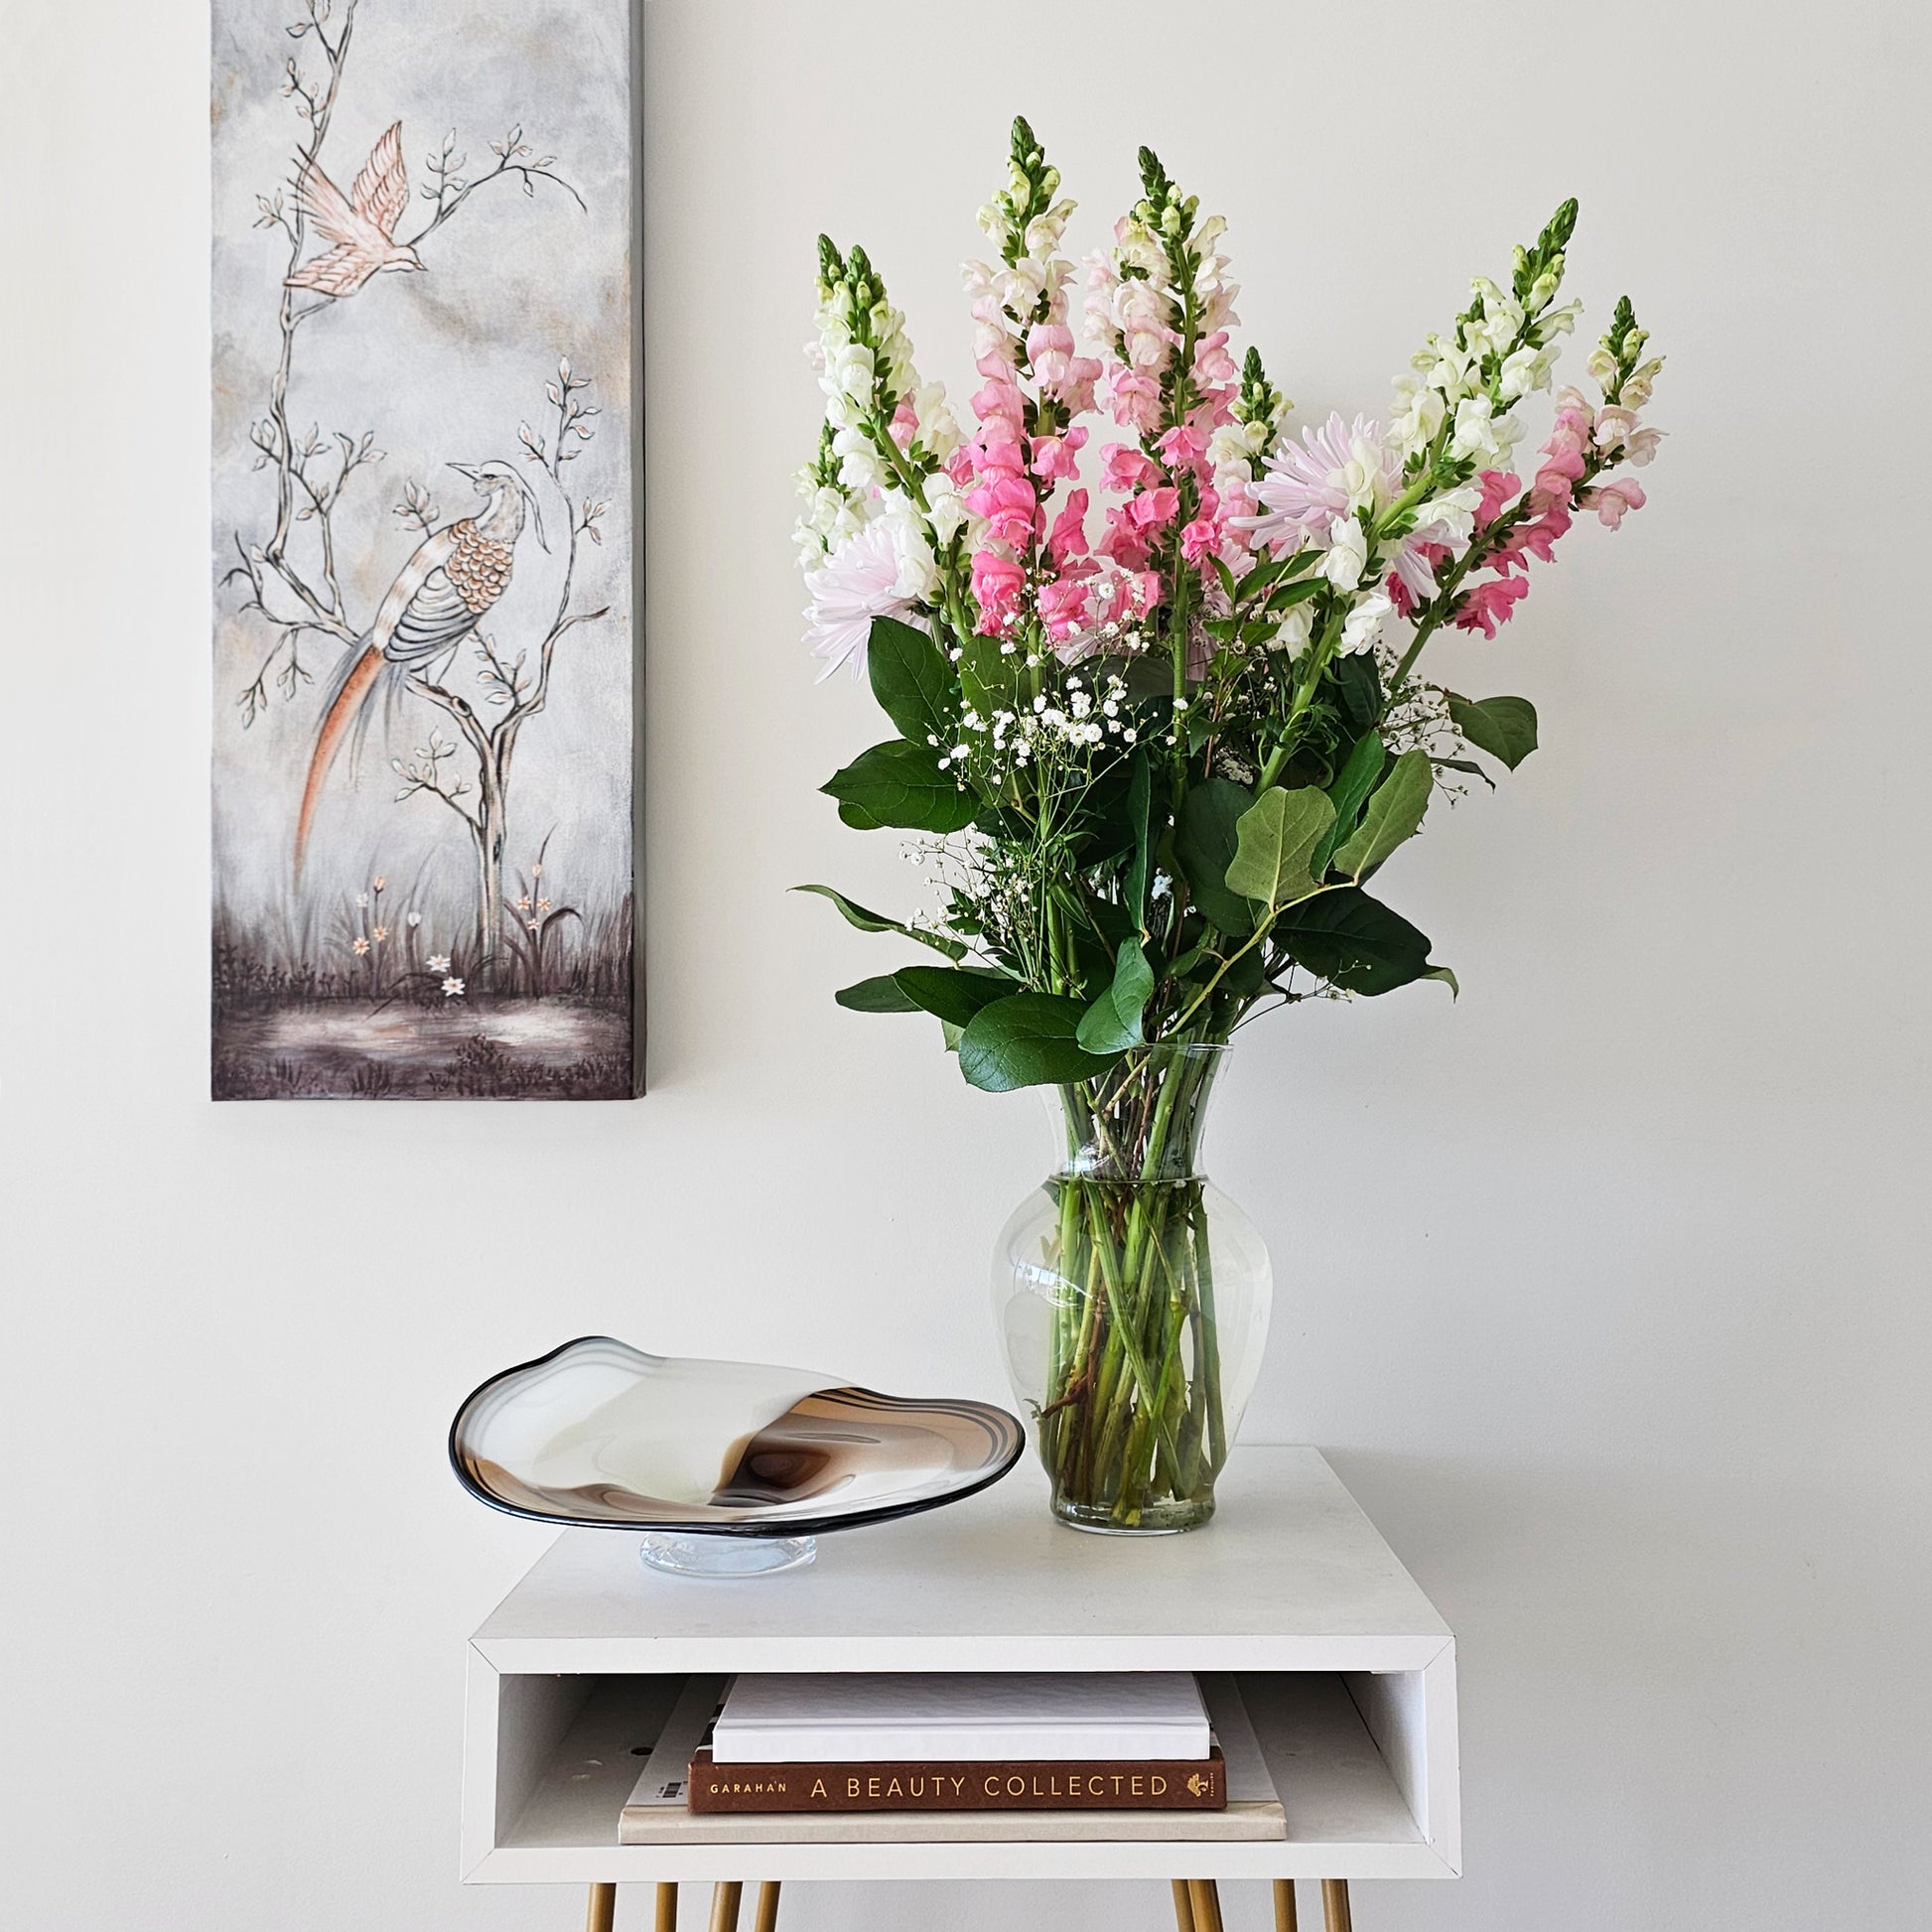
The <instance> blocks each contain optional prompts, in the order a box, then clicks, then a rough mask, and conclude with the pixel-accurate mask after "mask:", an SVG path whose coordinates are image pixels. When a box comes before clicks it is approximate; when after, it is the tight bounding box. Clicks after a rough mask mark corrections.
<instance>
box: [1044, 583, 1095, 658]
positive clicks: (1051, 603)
mask: <svg viewBox="0 0 1932 1932" xmlns="http://www.w3.org/2000/svg"><path fill="white" fill-rule="evenodd" d="M1088 597H1089V587H1088V584H1087V582H1086V580H1085V579H1084V578H1080V577H1061V578H1058V579H1056V580H1055V581H1054V582H1053V583H1050V584H1043V585H1041V586H1040V592H1039V621H1040V622H1041V623H1042V624H1043V625H1044V626H1045V629H1046V634H1047V636H1048V637H1049V638H1050V639H1051V640H1052V641H1053V642H1054V643H1055V644H1063V643H1065V642H1066V641H1067V640H1068V639H1069V638H1070V637H1072V636H1073V635H1074V634H1075V633H1076V632H1078V631H1079V630H1080V629H1081V627H1082V626H1083V625H1084V624H1085V623H1086V622H1087V620H1088V618H1089V616H1090V607H1089V602H1088Z"/></svg>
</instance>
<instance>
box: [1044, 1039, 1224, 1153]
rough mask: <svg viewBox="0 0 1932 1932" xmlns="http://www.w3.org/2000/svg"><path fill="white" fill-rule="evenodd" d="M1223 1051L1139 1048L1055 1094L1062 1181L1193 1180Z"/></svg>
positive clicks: (1184, 1047)
mask: <svg viewBox="0 0 1932 1932" xmlns="http://www.w3.org/2000/svg"><path fill="white" fill-rule="evenodd" d="M1227 1050H1228V1049H1227V1048H1226V1047H1225V1046H1208V1045H1200V1044H1196V1043H1193V1042H1185V1043H1163V1044H1160V1045H1154V1046H1140V1047H1136V1048H1134V1049H1133V1050H1132V1051H1131V1052H1128V1053H1125V1054H1123V1055H1122V1056H1121V1057H1120V1058H1119V1059H1118V1060H1116V1061H1115V1062H1114V1063H1113V1065H1111V1066H1110V1067H1108V1069H1107V1070H1106V1072H1104V1073H1101V1074H1097V1075H1096V1076H1095V1077H1094V1078H1093V1079H1091V1080H1082V1081H1080V1082H1079V1083H1078V1084H1076V1085H1073V1086H1064V1087H1056V1088H1053V1089H1052V1090H1051V1092H1050V1106H1051V1109H1052V1116H1053V1122H1054V1127H1055V1130H1056V1134H1057V1137H1058V1142H1059V1146H1060V1149H1061V1165H1060V1169H1059V1172H1060V1173H1062V1174H1069V1175H1071V1174H1080V1175H1085V1176H1088V1177H1090V1178H1093V1179H1097V1180H1110V1181H1120V1182H1131V1183H1152V1182H1157V1181H1176V1180H1192V1179H1195V1178H1197V1177H1198V1176H1199V1175H1200V1173H1201V1172H1202V1170H1201V1165H1200V1144H1201V1135H1202V1132H1203V1131H1204V1129H1205V1126H1206V1121H1207V1102H1208V1097H1209V1095H1210V1094H1211V1093H1212V1092H1213V1088H1214V1081H1215V1078H1216V1076H1217V1075H1218V1074H1219V1073H1220V1070H1221V1065H1222V1062H1223V1061H1224V1059H1225V1058H1226V1056H1227Z"/></svg>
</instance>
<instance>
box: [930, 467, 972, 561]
mask: <svg viewBox="0 0 1932 1932" xmlns="http://www.w3.org/2000/svg"><path fill="white" fill-rule="evenodd" d="M925 503H926V521H927V522H928V523H929V524H930V525H931V526H932V535H933V540H934V542H935V543H937V544H939V545H941V546H944V545H945V544H948V543H950V542H951V541H952V539H953V535H954V533H955V532H956V531H957V530H958V529H960V527H961V526H962V525H963V524H965V523H966V522H967V521H968V520H969V519H968V514H967V509H966V503H965V499H964V498H963V497H962V496H961V495H960V493H959V488H958V485H957V484H956V483H954V482H953V480H952V479H951V478H950V477H949V476H947V475H946V473H945V472H944V471H943V470H940V471H936V472H935V473H934V474H933V475H932V476H930V477H928V478H927V479H926V480H925Z"/></svg>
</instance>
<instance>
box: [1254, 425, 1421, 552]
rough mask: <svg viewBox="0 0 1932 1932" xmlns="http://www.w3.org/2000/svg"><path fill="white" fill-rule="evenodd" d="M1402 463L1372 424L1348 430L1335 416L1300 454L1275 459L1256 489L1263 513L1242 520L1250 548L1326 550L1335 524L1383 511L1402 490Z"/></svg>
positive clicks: (1286, 451) (1285, 449)
mask: <svg viewBox="0 0 1932 1932" xmlns="http://www.w3.org/2000/svg"><path fill="white" fill-rule="evenodd" d="M1401 480H1402V459H1401V457H1400V456H1399V455H1398V453H1397V452H1396V451H1394V450H1392V449H1388V448H1386V447H1385V446H1384V444H1383V442H1382V426H1381V425H1380V424H1379V423H1377V422H1376V421H1375V420H1374V419H1373V418H1372V417H1368V416H1357V417H1356V418H1355V420H1354V422H1352V423H1344V422H1343V421H1342V419H1341V417H1340V415H1339V414H1336V415H1332V416H1330V417H1329V418H1328V420H1327V421H1326V422H1325V423H1323V424H1322V425H1321V427H1320V428H1319V429H1305V430H1304V431H1303V432H1302V443H1301V447H1300V448H1297V447H1296V445H1295V444H1293V443H1286V444H1284V445H1283V446H1282V448H1281V449H1280V450H1278V451H1277V452H1276V453H1275V454H1274V455H1273V456H1271V457H1269V458H1268V460H1267V463H1266V465H1265V467H1264V470H1263V474H1262V475H1261V476H1260V477H1259V478H1258V479H1257V480H1256V481H1255V483H1253V484H1252V485H1251V494H1252V495H1253V497H1254V499H1255V501H1256V502H1257V503H1258V504H1259V505H1260V506H1261V508H1260V511H1259V512H1258V513H1257V514H1255V515H1253V516H1242V517H1236V518H1234V519H1232V520H1233V523H1234V525H1235V527H1237V528H1240V529H1243V530H1246V531H1247V532H1248V542H1249V545H1250V547H1251V548H1253V549H1256V550H1259V549H1261V548H1262V547H1263V546H1264V545H1268V546H1276V545H1284V546H1288V547H1299V546H1300V545H1302V544H1303V543H1306V542H1311V541H1312V542H1314V543H1316V544H1325V543H1326V541H1327V538H1328V532H1329V530H1330V528H1331V527H1332V525H1333V523H1334V520H1335V518H1336V517H1338V516H1340V517H1349V516H1352V515H1353V514H1354V513H1355V511H1356V510H1358V509H1368V510H1370V511H1375V510H1379V509H1382V508H1383V507H1385V506H1386V505H1387V504H1388V502H1389V501H1390V500H1391V499H1392V498H1393V497H1394V496H1395V495H1396V494H1397V492H1398V491H1399V489H1400V487H1401Z"/></svg>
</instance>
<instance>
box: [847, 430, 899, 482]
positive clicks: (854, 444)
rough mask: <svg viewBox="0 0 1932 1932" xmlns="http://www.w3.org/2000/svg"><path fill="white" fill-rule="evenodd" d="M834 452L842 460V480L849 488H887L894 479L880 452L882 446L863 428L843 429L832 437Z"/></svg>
mask: <svg viewBox="0 0 1932 1932" xmlns="http://www.w3.org/2000/svg"><path fill="white" fill-rule="evenodd" d="M832 454H833V455H834V456H836V457H837V458H838V459H839V482H840V483H843V484H844V485H845V487H846V488H847V489H853V490H858V491H859V492H860V493H861V494H863V493H864V492H866V491H868V490H873V489H883V488H885V487H886V485H887V483H890V482H891V481H892V472H891V471H890V470H889V469H887V467H886V464H885V462H884V460H883V459H882V458H881V456H880V454H879V448H878V445H877V444H875V443H874V442H873V440H872V438H871V437H870V436H869V435H868V434H867V433H866V432H865V431H864V430H862V429H858V428H850V429H842V430H840V431H839V433H838V434H837V435H836V436H835V437H833V439H832Z"/></svg>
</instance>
